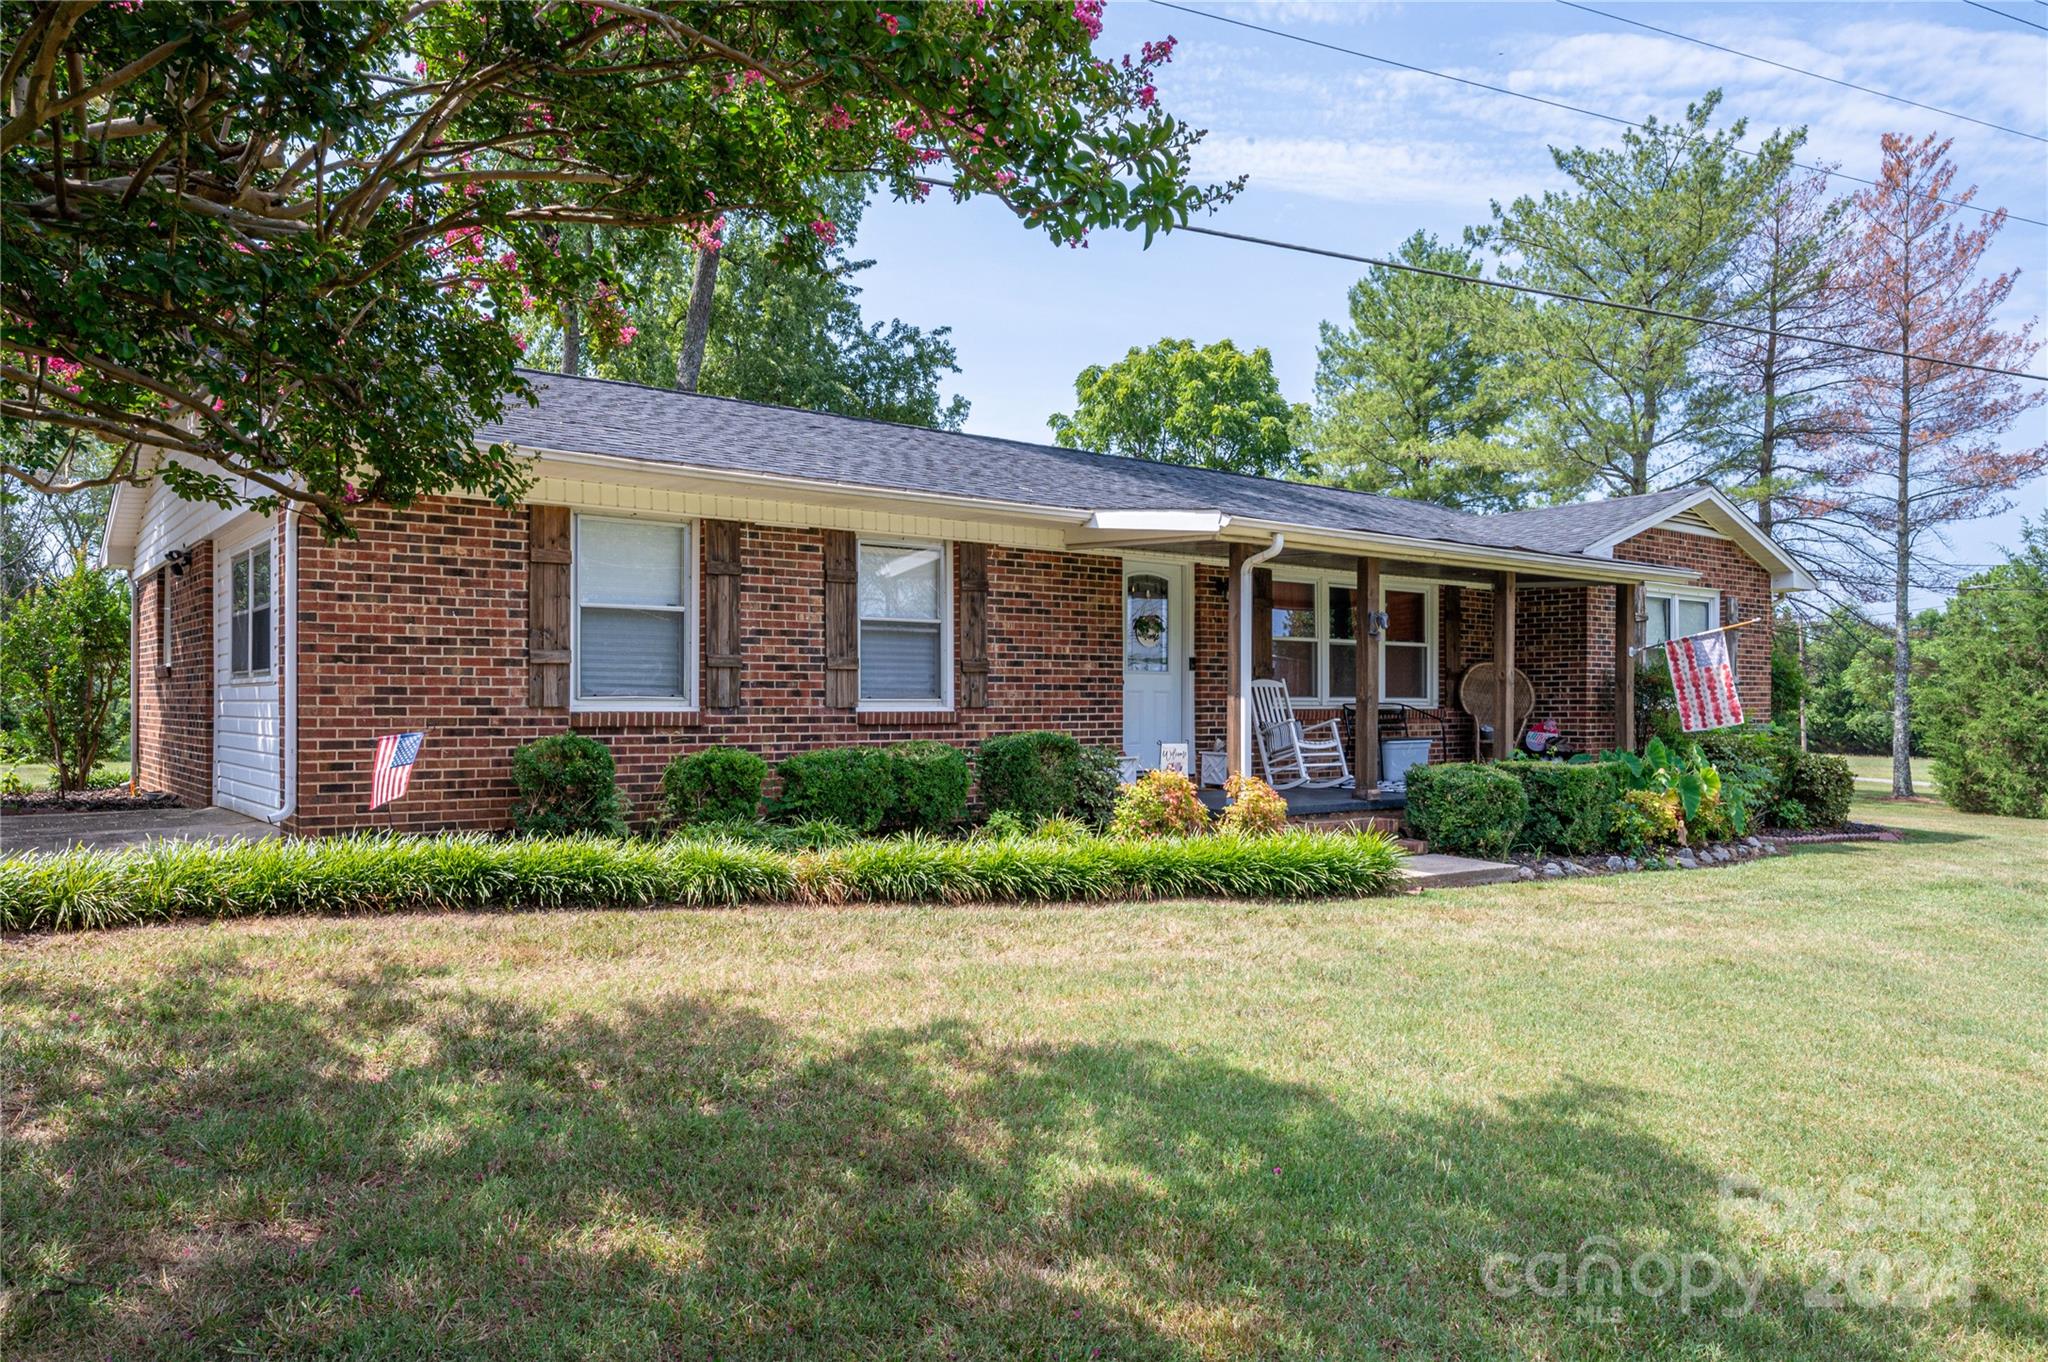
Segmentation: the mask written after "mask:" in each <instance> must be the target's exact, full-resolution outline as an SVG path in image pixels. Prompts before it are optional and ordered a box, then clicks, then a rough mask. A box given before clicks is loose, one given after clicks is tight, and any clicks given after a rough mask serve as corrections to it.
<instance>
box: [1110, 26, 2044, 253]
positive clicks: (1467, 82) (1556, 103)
mask: <svg viewBox="0 0 2048 1362" xmlns="http://www.w3.org/2000/svg"><path fill="white" fill-rule="evenodd" d="M1151 3H1153V4H1155V5H1157V6H1159V7H1160V8H1161V9H1170V10H1178V11H1179V12H1180V13H1182V14H1192V15H1194V16H1196V17H1197V18H1201V19H1208V20H1210V21H1212V22H1214V23H1219V24H1229V25H1231V26H1232V27H1234V28H1244V29H1250V30H1251V31H1252V32H1254V33H1264V34H1266V35H1267V36H1268V37H1273V38H1285V39H1286V40H1287V41H1288V42H1294V43H1303V44H1306V45H1307V46H1309V47H1320V48H1323V49H1325V50H1326V51H1330V52H1341V53H1343V54H1344V55H1345V56H1347V57H1362V58H1364V59H1365V60H1366V61H1375V62H1378V63H1379V64H1380V65H1382V66H1391V67H1393V68H1394V69H1395V70H1397V71H1412V72H1414V73H1415V74H1417V75H1421V76H1434V77H1436V78H1437V79H1438V80H1448V81H1451V82H1453V83H1454V84H1458V85H1464V86H1469V87H1470V88H1472V89H1474V90H1485V91H1487V92H1488V93H1490V94H1496V95H1510V96H1512V97H1514V98H1515V99H1524V100H1527V101H1529V102H1530V103H1531V104H1543V105H1547V106H1549V107H1550V108H1553V109H1562V110H1564V111H1565V112H1566V113H1574V114H1578V115H1580V116H1581V117H1584V118H1597V119H1599V120H1600V121H1601V122H1603V123H1613V124H1616V125H1618V126H1620V127H1624V128H1640V127H1642V126H1643V125H1642V124H1640V123H1638V122H1636V121H1635V120H1633V119H1629V118H1623V117H1621V116H1620V115H1618V114H1610V113H1602V112H1600V111H1599V110H1598V109H1588V108H1586V107H1584V106H1583V105H1578V104H1567V103H1565V102H1564V101H1563V100H1557V99H1547V98H1545V97H1544V96H1542V95H1532V94H1529V93H1527V92H1526V91H1522V90H1514V89H1510V88H1508V87H1507V86H1505V85H1489V84H1487V83H1486V82H1485V81H1483V80H1472V79H1470V78H1468V77H1466V76H1454V75H1452V74H1451V73H1450V72H1448V71H1434V70H1431V69H1430V68H1429V67H1427V66H1416V65H1413V64H1411V63H1409V62H1404V61H1396V60H1394V59H1393V58H1392V57H1382V56H1380V55H1379V54H1378V53H1375V52H1365V51H1361V50H1360V49H1358V48H1355V47H1343V46H1340V45H1339V44H1337V43H1326V42H1324V41H1323V40H1322V39H1320V38H1309V37H1304V36H1303V35H1302V34H1299V33H1289V32H1288V31H1287V30H1286V29H1282V28H1268V27H1266V26H1265V25H1264V24H1255V23H1252V22H1250V21H1249V20H1245V19H1233V18H1231V17H1230V16H1229V15H1225V14H1211V13H1210V12H1209V11H1208V10H1203V9H1194V8H1192V7H1190V6H1187V5H1181V4H1175V3H1173V0H1151ZM1730 150H1732V151H1733V152H1734V153H1735V154H1736V155H1737V156H1740V157H1743V158H1744V159H1746V160H1755V159H1756V153H1755V152H1753V151H1744V150H1743V149H1742V148H1740V147H1733V148H1730ZM1792 164H1793V165H1795V166H1798V167H1799V168H1800V169H1801V170H1809V171H1817V172H1819V173H1820V174H1823V175H1826V176H1827V177H1828V178H1829V179H1831V180H1846V181H1847V182H1849V183H1850V184H1860V185H1863V186H1865V187H1866V188H1875V187H1876V185H1877V181H1875V180H1866V179H1864V178H1863V177H1862V176H1860V175H1845V174H1843V173H1842V172H1841V171H1839V170H1830V169H1828V168H1827V167H1826V166H1820V165H1811V164H1808V163H1807V162H1805V161H1794V162H1793V163H1792ZM1935 201H1936V202H1937V203H1943V204H1947V205H1948V206H1949V207H1951V208H1968V209H1970V210H1971V211H1972V212H1976V213H1982V214H1983V215H1984V216H1985V217H1991V216H1992V215H1993V214H1995V213H1996V212H1998V210H1997V209H1995V208H1980V207H1979V206H1978V205H1976V204H1974V203H1964V202H1963V201H1961V200H1959V199H1936V200H1935ZM2006 218H2007V220H2008V221H2011V222H2024V223H2027V224H2029V225H2031V226H2034V227H2048V220H2044V219H2041V218H2030V217H2026V216H2024V215H2023V214H2020V213H2007V214H2006Z"/></svg>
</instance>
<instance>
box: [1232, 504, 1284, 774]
mask: <svg viewBox="0 0 2048 1362" xmlns="http://www.w3.org/2000/svg"><path fill="white" fill-rule="evenodd" d="M1286 547H1287V536H1286V535H1284V534H1282V533H1280V532H1279V531H1278V530H1275V531H1274V532H1273V542H1272V543H1270V544H1268V545H1266V547H1265V548H1263V549H1260V550H1259V551H1258V552H1257V553H1255V554H1253V555H1252V556H1251V557H1249V558H1247V559H1245V560H1244V562H1243V563H1241V564H1239V565H1238V569H1237V582H1236V584H1235V585H1234V586H1233V587H1232V590H1234V591H1236V592H1237V593H1238V597H1237V599H1238V601H1239V603H1240V604H1239V609H1238V612H1237V660H1238V668H1239V674H1238V678H1237V682H1238V684H1237V694H1235V695H1233V696H1231V697H1230V703H1231V705H1232V706H1234V707H1235V708H1236V710H1237V750H1236V751H1235V752H1232V753H1231V754H1230V769H1231V770H1233V771H1241V772H1243V773H1244V774H1245V775H1250V774H1251V773H1252V707H1251V696H1252V569H1254V568H1256V567H1257V566H1258V565H1259V564H1261V563H1263V562H1265V561H1266V560H1267V559H1269V558H1272V557H1274V556H1275V555H1276V554H1278V553H1279V552H1280V550H1282V549H1284V548H1286Z"/></svg>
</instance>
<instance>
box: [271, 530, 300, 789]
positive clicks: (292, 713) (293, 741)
mask: <svg viewBox="0 0 2048 1362" xmlns="http://www.w3.org/2000/svg"><path fill="white" fill-rule="evenodd" d="M297 509H298V507H297V504H296V503H294V502H289V501H288V502H286V503H285V507H284V510H283V511H282V512H280V513H279V515H280V523H281V524H282V525H283V526H284V642H283V644H282V645H281V646H280V648H279V651H280V652H281V653H283V655H284V705H283V709H284V718H283V719H282V721H281V722H280V725H279V728H280V732H279V733H278V735H277V736H278V765H279V767H280V769H281V770H282V771H283V773H284V789H283V791H282V792H281V793H280V795H279V798H278V805H277V812H275V813H270V814H265V815H264V818H265V820H266V821H268V822H272V823H278V824H282V823H283V822H284V821H285V820H286V819H287V818H290V817H291V816H292V814H293V813H295V812H297V810H298V807H299V535H298V525H297V523H296V520H297V517H296V514H295V513H296V511H297Z"/></svg>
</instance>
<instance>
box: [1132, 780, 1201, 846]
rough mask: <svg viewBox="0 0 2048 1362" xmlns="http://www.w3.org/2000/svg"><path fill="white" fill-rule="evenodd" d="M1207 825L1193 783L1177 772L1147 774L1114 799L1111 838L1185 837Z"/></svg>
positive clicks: (1199, 794) (1199, 795)
mask: <svg viewBox="0 0 2048 1362" xmlns="http://www.w3.org/2000/svg"><path fill="white" fill-rule="evenodd" d="M1208 826H1209V810H1208V807H1207V806H1206V805H1204V804H1203V803H1202V796H1201V792H1200V791H1198V790H1197V789H1195V782H1193V781H1192V780H1189V779H1188V778H1187V777H1186V776H1185V775H1182V774H1181V773H1180V772H1178V771H1147V772H1145V773H1144V774H1143V775H1141V776H1139V777H1138V778H1137V780H1135V781H1133V782H1132V783H1131V784H1129V785H1126V786H1124V791H1123V793H1122V794H1121V795H1119V796H1118V797H1117V801H1116V808H1115V810H1114V811H1113V812H1112V813H1111V814H1110V816H1109V835H1110V836H1112V837H1188V836H1192V835H1193V834H1195V833H1198V832H1200V831H1202V830H1203V829H1204V828H1206V827H1208Z"/></svg>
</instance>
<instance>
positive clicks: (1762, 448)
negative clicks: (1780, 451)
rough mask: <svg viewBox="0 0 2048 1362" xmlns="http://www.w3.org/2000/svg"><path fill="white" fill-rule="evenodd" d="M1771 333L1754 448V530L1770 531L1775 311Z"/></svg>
mask: <svg viewBox="0 0 2048 1362" xmlns="http://www.w3.org/2000/svg"><path fill="white" fill-rule="evenodd" d="M1770 327H1771V334H1770V335H1769V336H1768V337H1766V338H1765V340H1764V429H1763V439H1762V441H1761V442H1760V444H1759V448H1758V449H1757V457H1756V480H1757V484H1758V485H1759V486H1761V487H1762V488H1763V489H1764V494H1763V497H1762V498H1761V499H1760V500H1759V501H1758V502H1757V508H1756V523H1757V528H1759V529H1761V530H1762V531H1763V532H1764V533H1765V534H1769V533H1770V532H1771V490H1770V488H1771V471H1772V469H1773V468H1774V467H1775V466H1776V464H1777V445H1778V310H1777V308H1776V307H1773V308H1772V309H1771V313H1770Z"/></svg>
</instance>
